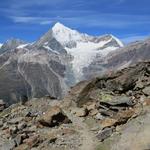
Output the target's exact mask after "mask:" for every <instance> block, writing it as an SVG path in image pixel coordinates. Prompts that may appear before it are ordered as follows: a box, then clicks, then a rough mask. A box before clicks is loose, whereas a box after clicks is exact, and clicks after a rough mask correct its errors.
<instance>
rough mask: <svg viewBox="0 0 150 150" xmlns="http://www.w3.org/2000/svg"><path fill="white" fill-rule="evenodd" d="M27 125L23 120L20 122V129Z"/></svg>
mask: <svg viewBox="0 0 150 150" xmlns="http://www.w3.org/2000/svg"><path fill="white" fill-rule="evenodd" d="M26 126H27V124H26V123H25V122H21V123H19V124H18V130H23V129H24V128H25V127H26Z"/></svg>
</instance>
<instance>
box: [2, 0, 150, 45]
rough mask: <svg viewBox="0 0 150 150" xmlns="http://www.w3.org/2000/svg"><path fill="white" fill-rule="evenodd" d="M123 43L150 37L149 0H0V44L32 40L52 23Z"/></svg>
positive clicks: (45, 30)
mask: <svg viewBox="0 0 150 150" xmlns="http://www.w3.org/2000/svg"><path fill="white" fill-rule="evenodd" d="M56 22H61V23H63V24H64V25H66V26H68V27H71V28H73V29H77V30H79V31H80V32H85V33H88V34H91V35H102V34H113V35H115V36H117V37H118V38H120V39H122V40H123V41H124V42H125V43H128V42H131V41H135V40H139V39H143V38H146V37H148V36H150V0H24V1H23V0H1V1H0V42H4V41H6V40H7V39H10V38H12V37H14V38H20V39H22V40H25V41H29V42H32V41H35V40H37V39H38V38H39V37H40V36H41V35H43V34H44V33H45V32H47V30H49V29H50V28H51V27H52V26H53V25H54V23H56Z"/></svg>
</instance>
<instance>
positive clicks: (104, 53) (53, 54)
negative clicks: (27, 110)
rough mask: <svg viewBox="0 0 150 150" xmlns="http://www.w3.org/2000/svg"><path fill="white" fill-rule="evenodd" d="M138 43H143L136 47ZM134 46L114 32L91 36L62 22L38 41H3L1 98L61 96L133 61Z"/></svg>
mask: <svg viewBox="0 0 150 150" xmlns="http://www.w3.org/2000/svg"><path fill="white" fill-rule="evenodd" d="M147 42H148V41H147ZM136 45H138V47H140V46H141V45H143V43H135V44H134V50H135V49H136ZM146 46H149V45H146ZM132 48H133V45H131V49H130V46H128V47H127V48H124V45H123V44H122V42H121V41H120V40H119V39H117V38H116V37H114V36H113V35H109V34H108V35H104V36H90V35H87V34H83V33H79V32H78V31H76V30H72V29H70V28H68V27H66V26H64V25H63V24H61V23H56V24H55V25H54V26H53V27H52V29H50V30H49V31H48V32H47V33H46V34H45V35H43V36H42V37H41V38H40V39H39V40H37V41H36V42H34V43H26V42H24V41H22V40H19V39H10V40H8V41H6V42H5V43H3V44H1V45H0V99H3V100H4V101H5V102H7V103H8V104H12V103H16V102H17V101H22V100H27V99H30V98H33V97H36V98H38V97H43V96H47V95H48V96H51V97H55V98H57V99H60V98H62V97H63V96H64V95H65V93H66V92H67V91H68V89H69V87H70V86H72V85H74V84H75V83H77V82H79V81H82V80H86V79H89V78H92V77H94V76H96V75H100V74H102V73H103V72H106V71H108V70H111V69H112V68H115V69H118V68H121V67H122V68H123V67H124V66H127V65H130V63H131V61H130V60H131V59H132V58H127V53H128V52H131V51H133V50H132ZM124 49H125V51H124ZM130 50H131V51H130ZM143 51H144V50H143ZM124 52H126V55H125V57H126V58H125V59H121V60H122V62H121V63H119V61H120V58H122V57H123V56H124ZM139 53H140V52H139ZM115 54H116V55H115ZM137 56H138V54H137ZM140 57H141V55H140ZM113 58H115V59H113ZM144 58H145V57H143V58H142V59H144ZM136 59H137V61H138V57H137V58H136Z"/></svg>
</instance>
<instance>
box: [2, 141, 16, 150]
mask: <svg viewBox="0 0 150 150" xmlns="http://www.w3.org/2000/svg"><path fill="white" fill-rule="evenodd" d="M15 146H16V143H15V141H14V140H9V141H8V142H5V143H4V144H3V145H2V146H1V147H0V149H1V150H12V149H14V148H15Z"/></svg>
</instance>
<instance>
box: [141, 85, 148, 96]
mask: <svg viewBox="0 0 150 150" xmlns="http://www.w3.org/2000/svg"><path fill="white" fill-rule="evenodd" d="M142 91H143V93H144V94H145V95H147V96H150V86H148V87H145V88H144V89H143V90H142Z"/></svg>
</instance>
